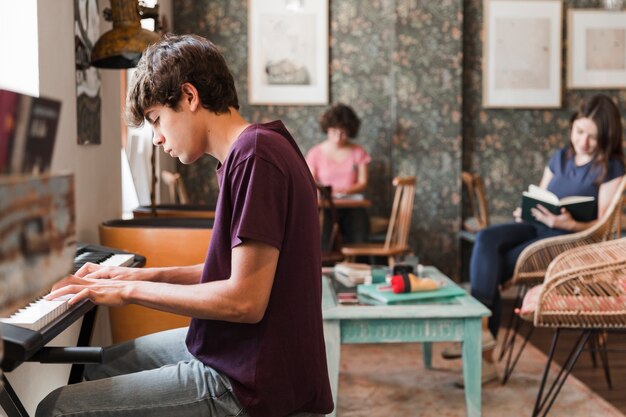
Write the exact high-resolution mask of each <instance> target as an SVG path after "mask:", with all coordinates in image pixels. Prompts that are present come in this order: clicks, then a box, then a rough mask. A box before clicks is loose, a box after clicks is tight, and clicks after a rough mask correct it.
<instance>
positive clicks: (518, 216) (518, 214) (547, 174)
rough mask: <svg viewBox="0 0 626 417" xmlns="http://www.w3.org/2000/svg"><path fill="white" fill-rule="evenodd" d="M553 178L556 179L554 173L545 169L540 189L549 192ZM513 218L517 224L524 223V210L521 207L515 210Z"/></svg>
mask: <svg viewBox="0 0 626 417" xmlns="http://www.w3.org/2000/svg"><path fill="white" fill-rule="evenodd" d="M552 177H554V174H553V173H552V171H550V168H548V167H545V168H544V169H543V176H542V177H541V182H539V188H543V189H544V190H547V189H548V184H550V181H552ZM513 218H515V222H516V223H521V222H522V208H521V207H517V208H516V209H515V210H513Z"/></svg>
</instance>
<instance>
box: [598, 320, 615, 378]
mask: <svg viewBox="0 0 626 417" xmlns="http://www.w3.org/2000/svg"><path fill="white" fill-rule="evenodd" d="M608 336H609V335H608V333H607V332H604V331H600V332H596V345H597V346H598V352H599V354H600V355H599V356H600V362H602V368H604V378H605V379H606V385H607V386H608V387H609V389H613V382H612V381H611V368H610V366H609V352H608V350H607V339H608Z"/></svg>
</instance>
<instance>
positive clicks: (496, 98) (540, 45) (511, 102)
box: [483, 0, 563, 108]
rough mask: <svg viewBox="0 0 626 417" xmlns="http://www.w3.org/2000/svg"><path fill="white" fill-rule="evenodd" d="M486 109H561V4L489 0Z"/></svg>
mask: <svg viewBox="0 0 626 417" xmlns="http://www.w3.org/2000/svg"><path fill="white" fill-rule="evenodd" d="M483 13H484V16H483V17H484V20H483V22H484V42H483V107H485V108H558V107H561V70H562V60H561V57H562V52H561V44H562V39H561V38H562V32H561V31H562V16H563V14H562V13H563V6H562V2H561V0H485V2H484V9H483Z"/></svg>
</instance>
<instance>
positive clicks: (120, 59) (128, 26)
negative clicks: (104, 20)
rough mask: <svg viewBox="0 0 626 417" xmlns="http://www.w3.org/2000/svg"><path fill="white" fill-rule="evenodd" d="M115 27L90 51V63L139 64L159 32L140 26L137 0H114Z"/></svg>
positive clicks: (102, 65)
mask: <svg viewBox="0 0 626 417" xmlns="http://www.w3.org/2000/svg"><path fill="white" fill-rule="evenodd" d="M111 13H112V17H113V29H111V30H110V31H108V32H106V33H104V34H103V35H102V36H101V37H100V39H98V41H97V42H96V44H95V45H94V47H93V50H92V51H91V65H93V66H94V67H99V68H113V69H122V68H132V67H135V66H137V62H139V58H141V54H142V53H143V51H144V50H145V49H146V48H147V47H148V45H150V44H152V43H154V42H156V41H157V40H159V35H158V34H156V33H154V32H151V31H149V30H145V29H142V28H141V19H140V17H139V10H138V5H137V0H111Z"/></svg>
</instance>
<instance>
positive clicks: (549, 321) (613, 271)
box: [534, 238, 626, 329]
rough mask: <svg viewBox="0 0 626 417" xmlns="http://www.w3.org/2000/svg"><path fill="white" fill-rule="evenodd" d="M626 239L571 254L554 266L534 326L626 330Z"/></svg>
mask: <svg viewBox="0 0 626 417" xmlns="http://www.w3.org/2000/svg"><path fill="white" fill-rule="evenodd" d="M625 284H626V238H622V239H617V240H610V241H607V242H600V243H596V244H591V245H586V246H582V247H579V248H575V249H571V250H568V251H567V252H564V253H563V254H561V255H559V256H558V257H556V258H555V259H554V261H553V262H552V263H551V264H550V267H549V268H548V271H547V272H546V279H545V281H544V285H543V288H542V290H541V295H540V297H539V301H538V303H537V309H536V310H535V317H534V324H535V326H541V327H560V328H598V329H615V328H626V291H625Z"/></svg>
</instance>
